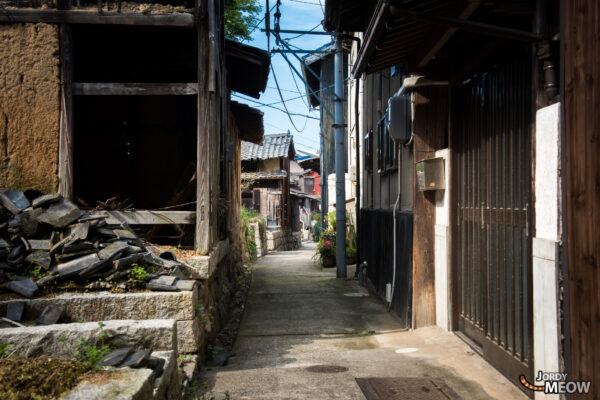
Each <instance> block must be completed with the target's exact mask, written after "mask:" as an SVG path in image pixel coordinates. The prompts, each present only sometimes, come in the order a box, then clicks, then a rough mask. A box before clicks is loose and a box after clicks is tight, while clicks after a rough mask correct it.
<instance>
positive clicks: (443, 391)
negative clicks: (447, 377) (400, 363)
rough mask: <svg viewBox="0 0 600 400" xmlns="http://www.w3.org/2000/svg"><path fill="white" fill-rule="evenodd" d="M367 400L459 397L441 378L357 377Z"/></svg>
mask: <svg viewBox="0 0 600 400" xmlns="http://www.w3.org/2000/svg"><path fill="white" fill-rule="evenodd" d="M356 383H358V386H359V387H360V389H361V390H362V392H363V394H364V395H365V397H366V398H367V400H400V399H411V400H448V399H453V400H454V399H459V397H458V396H457V395H456V393H454V391H453V390H452V389H450V388H449V387H448V386H447V385H446V384H445V383H443V382H442V381H440V380H435V381H434V380H431V379H425V378H356Z"/></svg>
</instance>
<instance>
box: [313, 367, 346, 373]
mask: <svg viewBox="0 0 600 400" xmlns="http://www.w3.org/2000/svg"><path fill="white" fill-rule="evenodd" d="M306 370H307V371H309V372H321V373H325V374H332V373H336V372H346V371H348V368H346V367H342V366H340V365H313V366H312V367H308V368H306Z"/></svg>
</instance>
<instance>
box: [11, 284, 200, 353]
mask: <svg viewBox="0 0 600 400" xmlns="http://www.w3.org/2000/svg"><path fill="white" fill-rule="evenodd" d="M197 286H198V285H196V287H195V288H194V289H193V290H192V291H185V292H141V293H109V292H96V293H84V294H79V293H78V294H63V295H59V296H56V297H51V298H50V297H49V298H36V299H31V300H6V301H1V302H0V316H1V315H5V313H6V310H7V308H8V305H9V304H11V303H13V302H23V303H24V304H25V311H24V319H26V320H35V319H37V317H38V316H39V315H40V313H41V312H42V310H43V309H44V308H45V307H46V306H48V305H53V306H56V307H59V308H61V309H62V310H63V317H62V319H61V321H67V322H97V321H106V320H155V319H166V320H169V319H174V320H176V321H177V329H178V332H179V335H178V351H180V352H184V353H193V352H196V351H198V350H199V348H200V347H201V345H200V344H201V343H202V341H203V335H204V330H205V326H204V324H202V323H201V322H200V316H199V315H197V313H198V308H199V307H198V304H199V299H198V287H197ZM204 320H206V317H204Z"/></svg>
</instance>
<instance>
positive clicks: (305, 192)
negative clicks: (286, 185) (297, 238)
mask: <svg viewBox="0 0 600 400" xmlns="http://www.w3.org/2000/svg"><path fill="white" fill-rule="evenodd" d="M297 160H298V158H296V160H292V161H291V162H290V198H291V204H292V230H293V231H294V232H297V231H299V230H300V229H304V230H305V232H303V233H305V234H306V235H305V236H306V237H308V233H307V232H306V230H307V229H309V228H310V224H311V220H312V218H311V214H312V212H313V211H319V210H320V207H319V205H320V202H321V199H320V193H321V190H320V187H319V186H318V185H319V184H320V183H321V177H320V175H319V174H318V173H317V172H315V171H311V170H310V169H304V168H303V166H302V165H301V164H300V163H299V162H298V161H297Z"/></svg>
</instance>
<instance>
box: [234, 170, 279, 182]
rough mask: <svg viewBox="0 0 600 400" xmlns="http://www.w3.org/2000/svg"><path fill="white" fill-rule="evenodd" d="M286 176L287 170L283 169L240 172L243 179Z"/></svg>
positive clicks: (253, 179)
mask: <svg viewBox="0 0 600 400" xmlns="http://www.w3.org/2000/svg"><path fill="white" fill-rule="evenodd" d="M286 177H287V172H285V171H284V170H279V171H256V172H242V180H243V181H255V180H260V179H265V180H267V179H268V180H270V179H283V178H286Z"/></svg>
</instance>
